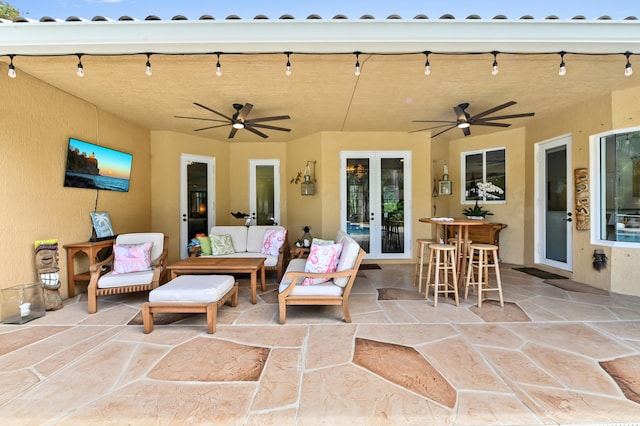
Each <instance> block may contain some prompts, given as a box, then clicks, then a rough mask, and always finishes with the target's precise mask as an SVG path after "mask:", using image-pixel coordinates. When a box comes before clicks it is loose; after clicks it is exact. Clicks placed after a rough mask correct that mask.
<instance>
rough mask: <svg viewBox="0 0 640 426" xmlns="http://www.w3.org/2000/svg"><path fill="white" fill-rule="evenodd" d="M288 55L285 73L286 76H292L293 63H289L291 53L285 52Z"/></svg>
mask: <svg viewBox="0 0 640 426" xmlns="http://www.w3.org/2000/svg"><path fill="white" fill-rule="evenodd" d="M285 53H286V55H287V65H286V68H285V71H284V74H285V75H291V62H290V61H289V55H291V52H285Z"/></svg>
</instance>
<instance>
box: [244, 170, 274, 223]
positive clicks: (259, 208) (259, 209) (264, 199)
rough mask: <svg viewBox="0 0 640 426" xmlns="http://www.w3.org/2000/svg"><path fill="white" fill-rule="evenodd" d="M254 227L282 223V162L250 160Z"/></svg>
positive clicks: (250, 196)
mask: <svg viewBox="0 0 640 426" xmlns="http://www.w3.org/2000/svg"><path fill="white" fill-rule="evenodd" d="M249 210H251V211H250V212H249V214H250V215H251V224H252V225H277V224H278V223H280V160H249Z"/></svg>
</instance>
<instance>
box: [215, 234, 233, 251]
mask: <svg viewBox="0 0 640 426" xmlns="http://www.w3.org/2000/svg"><path fill="white" fill-rule="evenodd" d="M209 239H210V240H211V254H212V255H214V256H221V255H225V254H233V253H235V252H236V250H235V248H234V247H233V240H232V239H231V235H229V234H224V235H215V234H211V235H209Z"/></svg>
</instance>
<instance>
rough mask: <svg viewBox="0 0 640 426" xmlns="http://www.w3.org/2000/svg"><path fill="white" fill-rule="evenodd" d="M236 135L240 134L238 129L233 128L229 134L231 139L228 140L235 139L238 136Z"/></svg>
mask: <svg viewBox="0 0 640 426" xmlns="http://www.w3.org/2000/svg"><path fill="white" fill-rule="evenodd" d="M236 133H238V129H236V128H235V127H232V128H231V131H230V132H229V138H228V139H233V137H234V136H235V135H236Z"/></svg>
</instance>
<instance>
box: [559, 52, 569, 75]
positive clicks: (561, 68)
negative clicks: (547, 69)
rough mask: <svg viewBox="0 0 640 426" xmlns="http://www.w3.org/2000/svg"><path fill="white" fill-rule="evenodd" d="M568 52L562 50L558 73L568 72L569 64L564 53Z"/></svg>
mask: <svg viewBox="0 0 640 426" xmlns="http://www.w3.org/2000/svg"><path fill="white" fill-rule="evenodd" d="M565 53H567V52H560V68H559V69H558V75H561V76H562V75H565V74H566V73H567V66H566V65H565V63H564V55H565Z"/></svg>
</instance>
